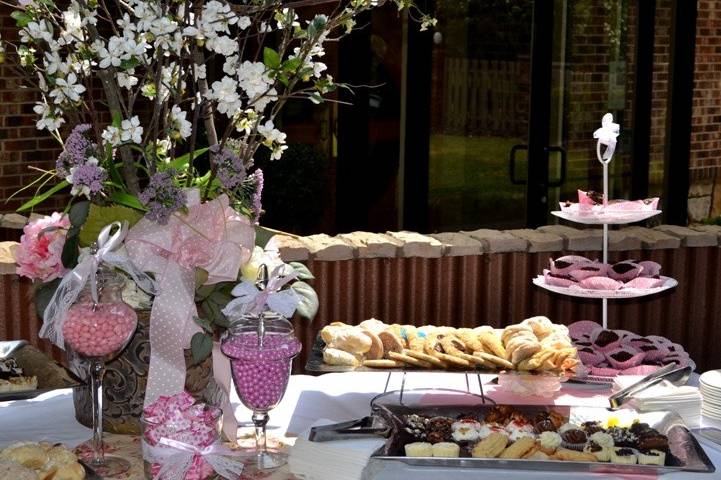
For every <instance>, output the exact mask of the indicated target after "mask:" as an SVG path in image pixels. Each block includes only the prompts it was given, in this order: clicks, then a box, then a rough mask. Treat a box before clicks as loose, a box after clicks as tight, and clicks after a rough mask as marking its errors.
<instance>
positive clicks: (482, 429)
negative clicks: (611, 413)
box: [401, 405, 671, 466]
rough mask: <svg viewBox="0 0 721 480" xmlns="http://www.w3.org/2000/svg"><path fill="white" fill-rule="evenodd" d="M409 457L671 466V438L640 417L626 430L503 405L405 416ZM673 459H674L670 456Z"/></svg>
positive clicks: (615, 423)
mask: <svg viewBox="0 0 721 480" xmlns="http://www.w3.org/2000/svg"><path fill="white" fill-rule="evenodd" d="M401 421H402V424H403V428H404V434H405V435H404V438H405V440H404V442H403V443H404V446H403V448H404V451H405V455H406V456H408V457H459V456H460V457H471V458H483V459H493V458H498V459H505V460H519V459H526V460H528V459H531V460H547V461H561V462H591V463H599V462H605V463H614V464H619V465H631V464H640V465H659V466H663V465H666V461H667V455H670V446H669V439H668V437H667V436H666V435H663V434H661V433H660V432H659V431H658V430H657V429H655V428H652V427H651V426H649V425H648V424H647V423H643V422H641V421H639V420H638V419H634V420H631V421H630V423H628V424H627V425H626V426H623V427H622V426H619V425H618V420H617V419H615V418H609V419H607V420H606V421H605V422H601V421H585V422H579V423H578V424H577V423H573V422H572V420H571V418H569V417H568V416H567V414H564V413H561V412H559V411H555V410H547V411H542V412H539V413H537V414H535V415H529V414H526V413H524V412H523V411H522V410H521V409H518V408H517V407H515V406H512V405H497V406H493V407H491V408H488V409H486V410H485V411H484V412H482V413H479V414H477V415H474V414H471V413H467V412H464V413H462V414H460V415H459V416H456V417H450V416H435V417H430V416H424V415H419V414H415V413H414V414H407V415H402V416H401ZM668 458H671V457H670V456H669V457H668Z"/></svg>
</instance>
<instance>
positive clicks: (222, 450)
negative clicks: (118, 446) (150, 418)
mask: <svg viewBox="0 0 721 480" xmlns="http://www.w3.org/2000/svg"><path fill="white" fill-rule="evenodd" d="M143 447H144V450H145V451H144V452H143V456H144V457H149V458H145V459H146V460H148V461H150V462H151V463H154V462H158V463H161V464H162V465H163V466H162V467H161V468H160V470H159V471H158V473H157V474H156V475H155V476H154V477H153V478H154V479H156V480H182V479H184V478H185V474H186V472H187V471H188V469H189V468H190V466H191V464H192V462H193V459H194V458H195V457H196V456H200V457H203V460H205V461H206V462H207V463H208V464H210V466H211V467H213V470H215V473H217V474H219V475H222V476H223V478H226V479H229V480H233V479H237V478H239V477H240V475H241V473H242V471H243V466H244V465H243V463H242V461H239V459H234V460H231V459H229V458H228V457H237V456H238V452H235V451H233V450H230V449H229V448H227V447H225V446H223V445H221V444H219V443H214V444H212V445H208V446H207V447H196V446H195V445H189V444H187V443H184V442H179V441H177V440H171V439H169V438H165V437H163V438H161V439H160V442H159V443H158V446H157V447H150V446H148V445H147V444H146V443H144V445H143ZM163 447H166V448H163ZM169 450H175V452H172V453H170V452H169Z"/></svg>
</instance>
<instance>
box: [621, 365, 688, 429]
mask: <svg viewBox="0 0 721 480" xmlns="http://www.w3.org/2000/svg"><path fill="white" fill-rule="evenodd" d="M641 378H643V377H637V376H619V377H616V379H615V380H614V384H613V388H614V390H615V391H617V390H621V389H623V388H626V387H628V386H631V385H632V384H634V383H636V382H638V381H639V380H641ZM629 403H630V405H632V406H633V407H635V408H636V409H637V410H639V411H642V412H653V411H658V410H664V411H674V412H676V413H678V415H679V416H680V417H681V418H682V419H683V421H684V423H685V424H686V426H687V427H688V428H698V427H700V425H701V393H700V392H699V389H698V388H697V387H691V386H689V385H684V386H681V387H677V386H675V385H674V384H672V383H670V382H667V381H663V382H661V383H659V384H658V385H654V386H653V387H651V388H648V389H646V390H643V391H641V392H639V393H637V394H635V395H634V396H633V400H631V401H630V402H629Z"/></svg>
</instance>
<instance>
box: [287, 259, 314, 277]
mask: <svg viewBox="0 0 721 480" xmlns="http://www.w3.org/2000/svg"><path fill="white" fill-rule="evenodd" d="M288 265H290V266H291V267H293V270H295V272H296V273H297V274H298V277H297V278H298V280H314V279H315V276H314V275H313V274H312V273H311V272H310V270H308V267H306V266H305V265H303V264H302V263H300V262H290V263H289V264H288Z"/></svg>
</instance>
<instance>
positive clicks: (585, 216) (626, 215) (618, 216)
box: [551, 210, 661, 225]
mask: <svg viewBox="0 0 721 480" xmlns="http://www.w3.org/2000/svg"><path fill="white" fill-rule="evenodd" d="M551 213H552V214H554V215H555V216H557V217H559V218H562V219H564V220H568V221H571V222H576V223H584V224H586V225H604V224H606V225H621V224H625V223H634V222H641V221H643V220H646V219H648V218H651V217H655V216H656V215H658V214H659V213H661V210H634V211H628V212H624V211H615V212H598V211H596V212H594V211H591V210H586V211H583V212H580V211H579V212H573V211H565V212H564V211H561V210H556V211H553V212H551Z"/></svg>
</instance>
